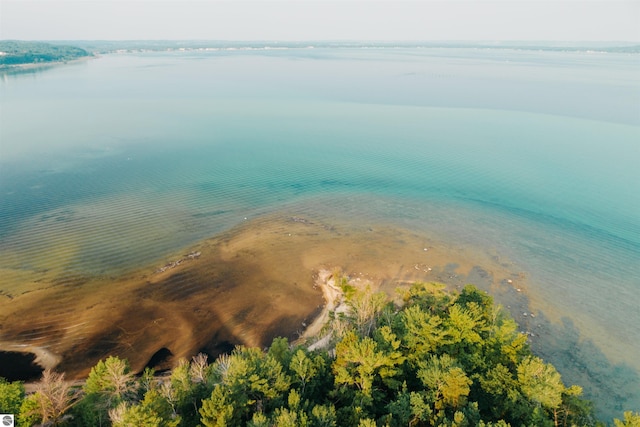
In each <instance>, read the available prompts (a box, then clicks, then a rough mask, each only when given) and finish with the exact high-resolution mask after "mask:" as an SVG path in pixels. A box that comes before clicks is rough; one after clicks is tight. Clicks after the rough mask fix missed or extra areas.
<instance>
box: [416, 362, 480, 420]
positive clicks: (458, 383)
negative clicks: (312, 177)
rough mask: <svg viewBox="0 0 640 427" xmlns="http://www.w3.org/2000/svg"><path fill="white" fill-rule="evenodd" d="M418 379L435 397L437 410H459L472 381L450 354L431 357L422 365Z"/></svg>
mask: <svg viewBox="0 0 640 427" xmlns="http://www.w3.org/2000/svg"><path fill="white" fill-rule="evenodd" d="M420 365H421V367H420V369H419V370H418V378H420V380H421V381H422V383H423V384H424V385H425V386H426V387H427V390H428V391H429V392H430V394H431V395H432V396H433V401H434V404H435V409H436V410H442V409H445V408H447V407H449V408H452V409H454V410H457V409H459V408H460V407H461V406H462V405H463V404H464V403H465V398H466V396H468V395H469V391H470V388H469V386H470V385H471V383H472V381H471V380H470V379H469V377H467V375H466V374H465V372H464V371H463V370H462V369H461V368H460V367H459V366H457V365H456V363H455V360H454V359H452V358H451V357H450V356H449V355H448V354H443V355H442V356H431V357H430V358H429V359H428V360H427V361H426V362H423V363H421V364H420Z"/></svg>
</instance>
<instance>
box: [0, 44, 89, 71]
mask: <svg viewBox="0 0 640 427" xmlns="http://www.w3.org/2000/svg"><path fill="white" fill-rule="evenodd" d="M0 52H3V53H4V54H3V55H0V68H3V67H7V66H13V65H20V64H33V63H46V62H57V61H70V60H73V59H78V58H82V57H86V56H91V54H90V53H89V52H87V51H86V50H84V49H81V48H79V47H74V46H61V45H54V44H50V43H43V42H28V41H17V40H0Z"/></svg>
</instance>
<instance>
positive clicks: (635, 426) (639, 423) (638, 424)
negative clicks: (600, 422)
mask: <svg viewBox="0 0 640 427" xmlns="http://www.w3.org/2000/svg"><path fill="white" fill-rule="evenodd" d="M613 425H614V426H615V427H640V413H637V412H635V413H633V412H631V411H627V412H625V413H624V419H623V420H622V421H620V420H619V419H617V418H616V419H614V420H613Z"/></svg>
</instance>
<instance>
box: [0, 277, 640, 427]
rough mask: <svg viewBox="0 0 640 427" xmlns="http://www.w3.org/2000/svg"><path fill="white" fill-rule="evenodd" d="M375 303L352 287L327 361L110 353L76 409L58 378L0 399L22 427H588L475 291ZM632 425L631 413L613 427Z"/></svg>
mask: <svg viewBox="0 0 640 427" xmlns="http://www.w3.org/2000/svg"><path fill="white" fill-rule="evenodd" d="M376 295H377V294H372V293H371V292H369V291H367V292H365V293H364V295H358V293H357V291H356V290H355V289H354V290H353V294H352V295H351V296H350V298H351V301H355V302H356V303H354V304H353V305H352V310H361V311H362V313H368V314H367V315H366V316H359V315H357V314H354V313H351V314H348V315H346V316H345V317H344V321H345V322H346V323H345V326H346V327H345V329H344V331H345V332H344V334H343V336H342V339H341V340H340V341H338V342H337V344H336V346H335V348H334V349H333V350H332V351H331V353H332V356H329V353H328V352H326V351H322V352H320V351H309V350H308V349H306V348H303V347H297V348H292V347H291V346H290V344H289V342H288V340H286V339H285V338H277V339H275V340H274V341H273V343H272V344H271V346H270V347H269V349H268V351H267V352H263V351H261V350H259V349H256V348H245V347H237V348H236V349H235V350H234V351H233V352H232V353H231V354H228V355H222V356H220V357H218V358H217V359H216V360H215V361H214V362H213V363H212V364H208V363H207V359H206V356H204V355H198V356H196V357H194V358H193V359H192V360H191V361H190V362H189V361H186V360H182V361H180V362H179V363H178V365H177V366H176V367H175V368H174V370H173V371H172V373H171V375H170V377H169V378H165V379H159V378H157V377H154V376H153V372H152V371H145V372H144V373H143V374H142V375H141V376H140V377H139V378H136V377H135V376H134V375H133V374H132V373H131V372H130V369H129V366H128V364H127V362H126V361H124V360H121V359H118V358H115V357H110V358H108V359H106V360H104V361H101V362H99V363H98V364H97V365H96V366H95V367H94V368H93V369H92V370H91V373H90V375H89V378H87V381H86V383H85V385H84V387H83V390H84V393H85V395H84V396H83V398H82V399H81V400H80V401H79V402H78V403H77V404H75V402H76V400H75V399H76V397H77V394H76V393H75V392H74V390H73V389H71V388H69V387H68V385H66V383H64V381H62V379H61V378H60V377H56V376H48V377H47V378H43V381H42V384H41V385H40V386H39V388H38V391H37V392H36V393H34V394H32V395H29V396H27V397H26V398H25V397H24V388H23V387H22V385H21V384H20V383H12V384H10V383H7V382H6V381H4V380H0V404H2V405H3V406H2V408H9V409H8V410H7V412H12V413H17V412H19V414H20V415H19V417H18V419H19V422H20V425H25V426H31V425H35V424H38V423H50V424H55V423H58V424H60V423H67V424H69V425H72V426H74V425H75V426H109V425H113V426H158V427H177V426H196V425H203V426H205V427H212V426H236V425H248V426H254V427H259V426H265V427H266V426H309V427H332V426H337V425H340V426H342V425H344V426H376V425H377V426H389V427H394V426H407V425H408V426H436V425H437V426H441V425H442V426H460V427H462V426H486V427H489V426H494V427H506V426H509V425H513V426H520V425H522V426H554V427H555V426H573V425H577V426H578V425H579V426H596V425H599V424H598V423H597V421H596V420H595V418H594V416H593V406H592V404H591V403H590V402H588V401H586V400H584V399H582V398H581V393H582V390H581V388H580V387H577V386H571V387H566V386H565V385H564V384H563V383H562V380H561V377H560V374H559V373H558V372H557V371H556V369H555V368H554V367H553V366H552V365H550V364H547V363H545V362H544V361H542V360H541V359H540V358H538V357H534V356H532V355H531V352H530V350H529V348H528V345H527V343H526V337H525V336H524V335H523V334H520V333H518V331H517V327H516V324H515V322H514V321H513V320H512V319H510V318H509V317H508V316H507V315H505V314H504V313H502V311H501V310H500V309H499V308H496V307H495V306H494V305H493V303H492V300H491V298H490V297H489V296H487V295H486V294H485V293H483V292H480V291H478V290H477V289H475V288H473V287H469V286H467V287H465V288H464V289H463V291H462V292H461V293H460V294H459V295H450V294H446V293H444V292H443V290H442V287H441V286H439V285H435V284H417V285H415V286H413V287H412V288H411V289H410V290H408V291H406V292H405V293H404V302H405V305H404V307H403V308H399V307H393V306H390V305H386V304H382V303H381V302H380V301H378V299H377V298H378V297H377V296H376ZM381 319H383V321H380V320H381ZM48 375H50V373H49V374H48ZM44 396H58V399H57V402H59V404H56V405H50V404H49V403H48V402H49V400H47V399H45V398H44ZM54 400H55V399H54ZM51 401H53V400H51ZM3 410H4V409H3ZM70 416H72V417H73V418H71V417H70ZM639 424H640V415H639V414H633V413H631V412H628V413H625V414H624V419H623V420H622V421H620V420H615V426H616V427H618V426H625V427H629V426H638V425H639Z"/></svg>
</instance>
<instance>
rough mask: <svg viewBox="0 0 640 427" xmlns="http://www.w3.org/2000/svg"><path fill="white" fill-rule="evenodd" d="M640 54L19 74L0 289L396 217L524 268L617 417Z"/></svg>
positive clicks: (634, 396)
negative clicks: (247, 238) (291, 220)
mask: <svg viewBox="0 0 640 427" xmlns="http://www.w3.org/2000/svg"><path fill="white" fill-rule="evenodd" d="M638 58H639V57H638V54H621V53H602V52H600V53H593V52H580V51H577V52H575V51H574V52H554V51H544V50H542V51H520V50H507V49H500V50H498V49H496V50H493V49H469V48H457V49H452V48H429V49H416V48H413V49H410V48H403V49H389V48H387V49H355V48H354V49H344V48H343V49H335V48H334V49H322V48H316V49H289V50H278V51H274V50H262V51H216V52H182V53H179V52H172V53H161V52H150V53H149V52H148V53H137V54H120V55H105V56H103V57H100V58H97V59H93V60H90V61H85V62H81V63H76V64H68V65H66V66H61V67H55V68H53V69H48V70H45V71H42V72H34V73H28V74H17V75H4V76H3V81H2V82H0V107H1V109H2V110H1V113H2V119H1V120H2V122H1V126H0V137H1V139H0V144H1V145H0V238H1V240H0V269H1V270H2V273H3V276H4V279H3V282H4V283H3V285H2V287H1V288H2V289H3V293H4V294H11V293H20V292H24V290H25V289H27V290H29V289H30V287H31V288H34V289H35V288H37V286H38V285H37V280H36V281H34V280H33V277H32V276H37V275H38V274H41V273H42V272H50V271H55V272H57V273H59V274H67V275H74V274H80V275H87V274H90V275H116V274H121V273H123V272H126V271H128V270H131V269H133V268H135V267H136V266H139V265H144V264H148V263H153V262H155V261H157V260H158V259H161V258H162V257H163V255H165V254H167V253H171V252H172V251H175V250H177V249H179V248H182V247H184V246H185V245H188V244H190V243H193V242H196V241H198V240H200V239H203V238H206V237H209V236H212V235H215V234H216V233H219V232H221V231H224V230H227V229H229V228H231V227H233V226H234V225H237V224H239V223H241V222H243V221H245V218H246V219H252V218H258V217H260V216H262V215H264V214H265V213H268V212H273V211H278V210H279V209H282V208H283V207H291V206H294V207H295V209H297V210H299V211H301V212H305V211H307V212H324V213H326V214H328V215H331V214H335V215H343V216H348V217H351V218H352V219H353V221H355V222H362V223H366V222H367V221H386V222H389V223H395V224H398V225H401V226H404V227H411V228H414V229H416V230H421V231H424V232H426V233H428V234H431V235H434V236H438V237H439V238H441V239H443V240H446V241H448V242H451V244H452V245H458V246H460V247H469V248H476V250H478V251H486V252H488V253H491V254H493V256H494V257H496V258H500V259H505V260H508V262H509V264H510V265H511V266H512V268H513V269H514V270H517V271H521V272H523V273H524V274H525V275H526V277H527V280H526V289H525V290H526V293H527V298H528V300H529V303H530V309H531V310H532V311H534V312H536V313H538V314H539V315H538V318H539V319H541V320H540V321H541V322H542V320H543V319H544V320H545V321H546V320H548V326H545V327H544V328H546V334H543V335H544V337H543V338H542V339H540V341H539V342H536V343H535V348H536V351H537V352H538V353H539V354H542V355H543V356H545V357H547V358H548V359H549V360H550V361H551V362H553V363H554V364H556V365H557V366H558V367H559V369H560V370H561V372H562V374H563V376H564V378H565V379H566V380H567V382H579V383H581V384H583V385H584V386H585V391H586V392H587V393H588V395H589V396H590V397H593V398H595V399H596V400H598V409H599V411H600V413H601V414H604V415H605V416H607V417H608V416H612V415H615V416H620V413H619V412H620V411H621V410H622V409H634V410H639V409H640V385H639V384H640V380H639V378H640V377H639V372H640V362H638V358H637V354H640V310H638V306H639V304H640V292H639V291H640V220H639V218H640V197H638V193H637V191H638V188H640V168H638V161H639V160H640V143H639V141H640V62H639V61H638ZM514 315H516V317H517V315H518V313H514ZM518 320H519V321H520V322H521V323H523V324H525V323H526V322H528V321H529V320H527V319H523V318H518ZM526 326H531V327H534V325H526Z"/></svg>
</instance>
